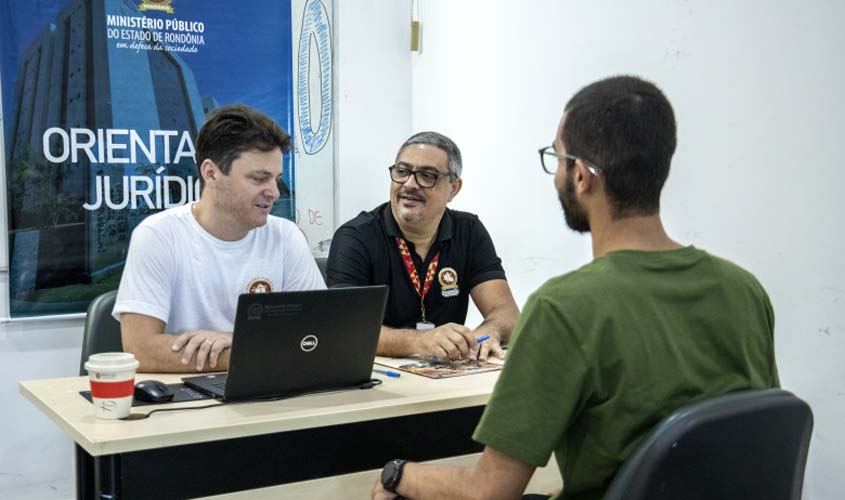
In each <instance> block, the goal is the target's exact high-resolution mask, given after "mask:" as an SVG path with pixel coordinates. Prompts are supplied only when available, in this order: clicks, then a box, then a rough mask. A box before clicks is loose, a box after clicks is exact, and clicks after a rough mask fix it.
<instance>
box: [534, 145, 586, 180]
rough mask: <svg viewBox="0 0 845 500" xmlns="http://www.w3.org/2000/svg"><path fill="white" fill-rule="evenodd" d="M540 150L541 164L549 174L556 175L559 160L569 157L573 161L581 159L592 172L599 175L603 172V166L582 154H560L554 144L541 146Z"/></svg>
mask: <svg viewBox="0 0 845 500" xmlns="http://www.w3.org/2000/svg"><path fill="white" fill-rule="evenodd" d="M539 151H540V165H542V166H543V171H544V172H546V173H547V174H550V175H555V172H556V171H557V165H558V161H559V160H561V159H568V160H572V161H577V160H581V163H583V164H584V166H585V167H587V170H589V171H590V173H591V174H593V175H595V176H597V177H598V175H599V174H601V168H600V167H599V166H597V165H596V164H595V163H593V162H591V161H590V160H585V159H584V158H581V157H580V156H575V155H571V154H568V153H565V154H560V153H558V152H557V151H555V147H554V146H546V147H544V148H540V149H539Z"/></svg>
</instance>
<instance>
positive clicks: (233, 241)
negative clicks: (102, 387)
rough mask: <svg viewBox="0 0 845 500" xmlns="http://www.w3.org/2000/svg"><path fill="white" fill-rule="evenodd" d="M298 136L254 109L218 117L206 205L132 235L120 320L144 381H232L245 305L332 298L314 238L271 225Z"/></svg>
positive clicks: (204, 156) (207, 156) (280, 222)
mask: <svg viewBox="0 0 845 500" xmlns="http://www.w3.org/2000/svg"><path fill="white" fill-rule="evenodd" d="M289 149H290V136H288V135H287V134H286V133H285V132H284V131H282V129H281V128H279V126H278V124H276V122H274V121H273V120H272V119H271V118H269V117H267V116H265V115H263V114H261V113H259V112H258V111H256V110H254V109H252V108H250V107H249V106H245V105H233V106H225V107H222V108H219V109H216V110H214V111H212V112H211V113H210V114H209V115H208V119H207V121H206V122H205V124H204V125H203V127H202V129H201V130H200V133H199V136H198V137H197V141H196V162H197V170H198V174H199V178H200V186H201V193H202V197H201V199H200V200H199V201H197V202H196V203H193V204H188V205H183V206H179V207H175V208H171V209H168V210H165V211H163V212H160V213H158V214H155V215H152V216H150V217H148V218H146V219H145V220H144V221H143V222H142V223H141V224H139V225H138V227H137V228H135V230H134V231H133V233H132V240H131V242H130V245H129V254H128V256H127V259H126V266H125V268H124V271H123V277H122V279H121V281H120V289H119V290H118V294H117V301H116V303H115V306H114V311H113V312H112V314H113V315H114V317H115V319H118V320H119V321H120V325H121V333H122V337H123V348H124V350H126V351H127V352H131V353H133V354H135V357H136V358H138V360H139V361H140V363H141V366H140V368H139V370H140V371H146V372H186V371H193V370H196V371H207V370H212V371H222V370H227V369H228V368H229V352H230V351H229V349H230V347H231V346H232V329H233V326H234V321H235V308H236V305H237V300H238V295H240V294H242V293H263V292H277V291H288V290H310V289H318V288H325V286H326V285H325V283H324V282H323V278H322V276H321V275H320V271H319V269H318V268H317V265H316V264H315V262H314V258H313V257H312V256H311V252H310V250H309V248H308V244H307V242H306V241H305V237H304V236H303V234H302V233H301V232H300V230H299V229H298V228H297V227H296V225H295V224H293V223H292V222H290V221H288V220H286V219H282V218H280V217H276V216H273V215H270V209H271V208H272V207H273V203H274V202H275V201H276V199H277V198H278V197H279V183H280V182H281V176H282V155H283V154H284V153H286V152H287V151H288V150H289Z"/></svg>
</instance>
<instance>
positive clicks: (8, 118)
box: [0, 0, 334, 317]
mask: <svg viewBox="0 0 845 500" xmlns="http://www.w3.org/2000/svg"><path fill="white" fill-rule="evenodd" d="M331 13H332V10H331V1H330V0H323V1H320V0H282V1H274V2H263V1H259V0H239V1H238V2H220V3H216V2H215V3H214V5H210V3H209V2H205V1H200V0H56V1H47V0H42V1H38V2H32V1H27V0H0V58H2V60H0V90H1V91H2V106H3V107H2V111H3V112H2V126H3V138H4V151H5V155H4V156H5V158H3V161H4V162H5V165H4V167H5V172H6V204H7V209H8V265H9V299H10V313H11V315H12V316H13V317H14V316H33V315H45V314H64V313H77V312H84V311H85V310H86V308H87V306H88V303H89V302H90V301H91V300H92V299H93V298H94V297H96V296H98V295H100V294H101V293H104V292H106V291H109V290H114V289H116V288H117V286H118V284H119V282H120V276H121V272H122V270H123V264H124V262H125V259H126V252H127V249H128V246H129V238H130V236H131V233H132V230H133V229H134V228H135V227H136V226H137V225H138V223H139V222H140V221H141V220H143V219H144V218H145V217H147V216H148V215H150V214H153V213H156V212H159V211H161V210H164V209H167V208H170V207H173V206H177V205H182V204H185V203H192V202H194V201H196V200H197V199H199V196H200V193H199V180H198V178H197V170H196V164H195V148H194V143H195V140H196V137H197V133H198V131H199V130H200V128H201V127H202V124H203V123H204V121H205V117H206V115H207V114H208V113H209V112H210V111H212V110H213V109H215V108H217V107H219V106H223V105H227V104H235V103H244V104H248V105H250V106H252V107H254V108H256V109H258V110H259V111H261V112H263V113H265V114H267V115H269V116H270V117H272V118H273V119H275V120H276V121H277V122H278V123H279V125H280V126H281V127H282V128H283V129H284V130H285V131H286V132H288V133H289V134H290V135H291V137H292V139H293V143H294V150H293V151H292V152H291V153H290V154H287V155H285V156H284V161H283V175H282V177H283V179H282V182H281V183H280V192H281V197H280V198H279V200H278V201H277V202H276V204H275V206H274V207H273V209H272V213H273V214H274V215H277V216H280V217H285V218H288V219H290V220H293V221H295V222H297V224H299V225H300V228H301V229H302V230H303V233H304V234H305V236H306V238H307V239H308V241H309V244H310V246H311V247H312V249H313V250H314V251H315V253H320V252H324V251H327V246H328V243H329V242H330V238H331V231H332V230H333V226H332V221H333V217H334V206H333V189H334V177H333V155H334V152H333V144H332V140H331V128H332V121H333V115H332V85H331V79H332V37H331ZM312 184H313V185H312ZM186 251H189V250H186Z"/></svg>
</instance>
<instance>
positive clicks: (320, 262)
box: [314, 257, 329, 281]
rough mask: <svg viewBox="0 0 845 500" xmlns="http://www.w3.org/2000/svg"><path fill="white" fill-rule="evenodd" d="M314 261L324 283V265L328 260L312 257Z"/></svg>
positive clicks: (326, 258)
mask: <svg viewBox="0 0 845 500" xmlns="http://www.w3.org/2000/svg"><path fill="white" fill-rule="evenodd" d="M314 260H316V261H317V268H318V269H319V270H320V274H322V275H323V281H326V263H327V262H328V261H329V258H328V257H314Z"/></svg>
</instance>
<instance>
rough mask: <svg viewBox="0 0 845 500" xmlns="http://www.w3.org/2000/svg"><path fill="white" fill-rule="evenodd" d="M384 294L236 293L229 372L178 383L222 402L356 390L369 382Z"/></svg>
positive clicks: (375, 290)
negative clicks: (353, 388) (237, 294)
mask: <svg viewBox="0 0 845 500" xmlns="http://www.w3.org/2000/svg"><path fill="white" fill-rule="evenodd" d="M387 289H388V288H387V286H386V285H379V286H365V287H349V288H330V289H327V290H308V291H300V292H274V293H253V294H242V295H240V296H239V297H238V308H237V311H236V314H235V327H234V334H233V336H232V348H231V349H232V352H231V353H230V357H229V372H228V374H210V375H203V376H196V377H185V378H183V379H182V382H184V383H185V385H187V386H188V387H191V388H193V389H196V390H198V391H200V392H203V393H206V394H209V395H211V396H214V397H217V398H222V399H223V400H224V401H244V400H250V399H266V398H274V397H285V396H293V395H298V394H305V393H309V392H322V391H328V390H334V389H344V388H352V387H356V386H362V384H366V383H368V382H369V381H370V379H371V378H372V369H373V359H374V358H375V354H376V346H377V345H378V337H379V332H380V330H381V325H382V320H383V318H384V308H385V305H386V304H387Z"/></svg>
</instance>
